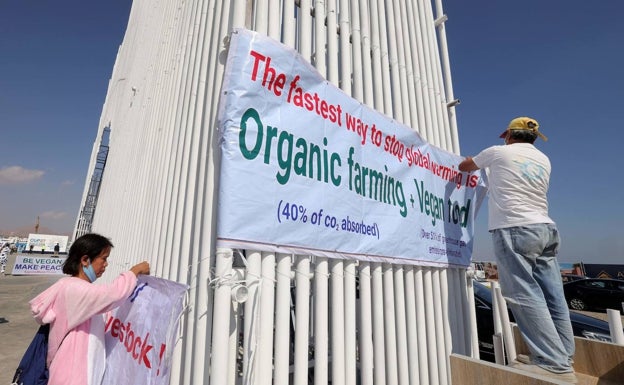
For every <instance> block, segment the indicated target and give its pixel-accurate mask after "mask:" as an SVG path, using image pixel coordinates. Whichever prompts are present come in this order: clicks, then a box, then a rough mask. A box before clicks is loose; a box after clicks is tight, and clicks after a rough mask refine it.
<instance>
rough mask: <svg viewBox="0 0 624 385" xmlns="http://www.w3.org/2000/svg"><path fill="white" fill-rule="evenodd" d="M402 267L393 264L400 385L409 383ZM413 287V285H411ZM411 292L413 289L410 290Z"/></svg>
mask: <svg viewBox="0 0 624 385" xmlns="http://www.w3.org/2000/svg"><path fill="white" fill-rule="evenodd" d="M403 274H404V273H403V267H402V266H401V265H395V267H394V309H395V312H396V317H395V323H396V341H397V364H398V365H397V366H398V370H397V374H398V383H399V384H401V385H409V384H410V375H409V366H410V361H408V360H407V359H406V357H409V353H408V349H407V345H408V340H407V325H406V317H407V314H406V311H405V302H406V301H405V284H404V278H403ZM412 287H413V286H412ZM410 291H412V292H413V289H412V290H410Z"/></svg>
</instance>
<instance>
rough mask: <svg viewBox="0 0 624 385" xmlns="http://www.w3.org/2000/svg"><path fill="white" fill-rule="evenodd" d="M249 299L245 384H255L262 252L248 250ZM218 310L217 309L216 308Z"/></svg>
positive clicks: (245, 343)
mask: <svg viewBox="0 0 624 385" xmlns="http://www.w3.org/2000/svg"><path fill="white" fill-rule="evenodd" d="M246 253H247V275H246V277H245V281H246V282H247V292H248V299H247V301H246V302H245V320H244V323H243V324H244V334H243V336H244V339H243V383H244V384H253V383H255V382H256V380H257V375H256V370H257V364H256V362H257V361H256V359H257V357H256V355H257V353H258V347H257V345H258V340H259V338H260V337H259V335H258V334H259V333H260V330H259V325H258V322H259V317H260V311H259V307H260V295H259V293H258V291H259V284H260V277H261V275H262V264H261V258H260V252H259V251H254V250H246ZM215 308H216V307H215Z"/></svg>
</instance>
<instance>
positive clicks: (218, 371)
mask: <svg viewBox="0 0 624 385" xmlns="http://www.w3.org/2000/svg"><path fill="white" fill-rule="evenodd" d="M216 262H217V266H216V267H215V278H217V279H219V280H222V281H223V280H226V279H228V277H229V276H230V274H231V273H232V250H230V249H219V250H217V261H216ZM222 281H221V282H222ZM214 304H215V306H219V307H218V308H219V309H230V307H231V287H230V286H229V285H227V284H223V283H217V287H216V289H215V299H214ZM213 318H214V320H213V324H212V326H213V328H212V341H213V345H212V353H211V356H212V359H211V363H210V364H211V367H210V373H211V379H212V381H213V382H214V383H219V384H227V383H228V379H227V375H228V368H227V366H228V365H227V362H228V349H227V348H226V347H227V346H228V338H229V335H230V312H229V311H221V312H216V313H215V314H214V316H213Z"/></svg>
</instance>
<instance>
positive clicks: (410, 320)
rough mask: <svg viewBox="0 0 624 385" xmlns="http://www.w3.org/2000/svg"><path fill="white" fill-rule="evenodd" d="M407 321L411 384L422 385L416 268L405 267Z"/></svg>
mask: <svg viewBox="0 0 624 385" xmlns="http://www.w3.org/2000/svg"><path fill="white" fill-rule="evenodd" d="M404 269H405V307H406V309H405V319H406V322H407V325H406V326H407V337H406V338H407V356H406V357H407V362H408V363H409V365H408V370H409V379H410V384H412V385H420V373H419V372H420V370H421V368H420V362H419V357H418V344H419V342H420V341H419V340H418V330H417V325H418V320H417V318H416V312H417V310H416V288H415V286H414V267H413V266H410V265H408V266H405V267H404Z"/></svg>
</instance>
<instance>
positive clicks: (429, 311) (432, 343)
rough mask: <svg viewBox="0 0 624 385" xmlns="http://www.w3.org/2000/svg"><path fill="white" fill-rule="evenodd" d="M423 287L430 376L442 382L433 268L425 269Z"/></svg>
mask: <svg viewBox="0 0 624 385" xmlns="http://www.w3.org/2000/svg"><path fill="white" fill-rule="evenodd" d="M423 289H424V292H425V319H426V328H427V355H428V356H429V377H430V379H431V383H432V384H441V382H440V373H439V369H438V344H437V341H436V336H437V334H436V322H435V321H436V320H435V309H434V302H433V284H432V278H431V268H428V267H426V268H424V269H423Z"/></svg>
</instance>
